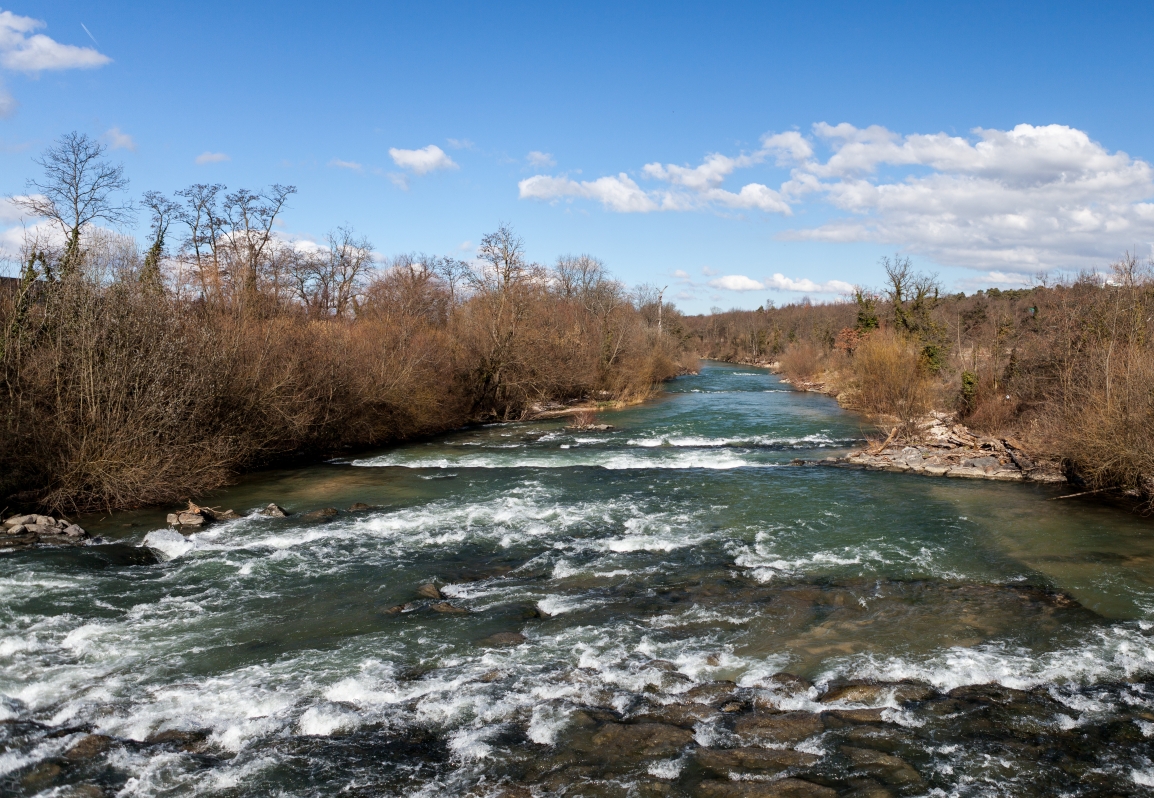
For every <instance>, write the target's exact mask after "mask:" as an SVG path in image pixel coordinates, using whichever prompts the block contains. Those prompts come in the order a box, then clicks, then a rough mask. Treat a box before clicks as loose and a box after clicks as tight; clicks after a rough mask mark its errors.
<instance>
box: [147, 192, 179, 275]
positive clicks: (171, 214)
mask: <svg viewBox="0 0 1154 798" xmlns="http://www.w3.org/2000/svg"><path fill="white" fill-rule="evenodd" d="M144 207H146V208H148V211H149V213H150V214H151V215H152V223H151V225H150V227H149V234H150V236H151V238H152V244H151V245H149V247H148V252H146V253H145V255H144V266H143V267H142V268H141V270H140V282H141V284H142V285H143V286H144V287H145V288H146V289H147V290H150V291H155V292H160V291H161V290H162V287H163V283H162V282H161V278H160V261H161V259H163V258H164V255H165V239H166V237H167V236H168V227H169V225H171V224H172V220H173V219H175V218H176V217H177V214H179V213H180V205H178V204H177V203H175V202H173V201H172V200H170V199H169V198H168V197H166V196H164V195H163V194H161V193H160V192H159V191H146V192H145V193H144Z"/></svg>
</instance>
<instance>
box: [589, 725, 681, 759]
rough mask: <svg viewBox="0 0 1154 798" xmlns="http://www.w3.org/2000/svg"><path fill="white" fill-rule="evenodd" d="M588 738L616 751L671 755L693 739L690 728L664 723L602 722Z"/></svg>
mask: <svg viewBox="0 0 1154 798" xmlns="http://www.w3.org/2000/svg"><path fill="white" fill-rule="evenodd" d="M592 742H593V745H594V746H596V747H597V748H600V749H602V750H605V751H612V752H613V753H614V754H616V755H625V756H673V755H675V754H677V753H679V752H680V751H681V749H682V748H684V747H685V746H687V745H689V744H690V743H691V742H693V732H691V731H689V730H688V729H682V728H681V727H679V726H671V725H668V724H665V723H606V724H605V725H604V726H603V727H601V729H599V730H598V731H597V733H596V734H594V735H593V741H592Z"/></svg>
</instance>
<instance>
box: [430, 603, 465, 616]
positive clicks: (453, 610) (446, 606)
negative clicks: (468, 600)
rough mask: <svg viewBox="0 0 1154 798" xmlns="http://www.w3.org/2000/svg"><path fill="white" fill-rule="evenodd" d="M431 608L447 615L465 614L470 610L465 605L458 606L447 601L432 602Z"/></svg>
mask: <svg viewBox="0 0 1154 798" xmlns="http://www.w3.org/2000/svg"><path fill="white" fill-rule="evenodd" d="M429 609H431V610H432V611H433V612H442V613H445V614H447V615H464V614H465V613H467V612H468V610H467V609H465V608H464V607H458V606H456V605H454V604H450V603H449V602H447V601H441V602H438V603H436V604H430V605H429Z"/></svg>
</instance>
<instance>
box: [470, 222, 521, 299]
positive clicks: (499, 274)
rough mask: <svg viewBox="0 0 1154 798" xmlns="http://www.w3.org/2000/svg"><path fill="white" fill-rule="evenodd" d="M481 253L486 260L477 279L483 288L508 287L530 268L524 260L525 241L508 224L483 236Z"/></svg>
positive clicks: (502, 288) (504, 288)
mask: <svg viewBox="0 0 1154 798" xmlns="http://www.w3.org/2000/svg"><path fill="white" fill-rule="evenodd" d="M477 254H478V256H479V257H480V258H481V260H482V261H484V263H485V268H484V269H483V270H482V273H481V274H479V275H477V279H478V280H479V281H480V282H481V283H482V286H483V287H484V288H487V289H490V290H495V291H498V292H501V291H505V290H507V289H508V288H510V287H512V286H513V285H514V284H515V283H518V282H520V281H521V280H522V279H523V278H524V277H525V276H526V274H527V272H528V271H529V267H528V264H527V263H526V262H525V241H524V239H522V238H521V237H520V236H519V235H517V234H516V233H514V232H513V228H512V227H510V226H509V225H508V224H505V223H503V222H502V223H501V225H500V226H499V227H498V228H497V229H496V230H495V231H494V232H492V233H489V234H488V235H486V236H485V237H484V238H482V239H481V246H480V249H479V250H478V251H477Z"/></svg>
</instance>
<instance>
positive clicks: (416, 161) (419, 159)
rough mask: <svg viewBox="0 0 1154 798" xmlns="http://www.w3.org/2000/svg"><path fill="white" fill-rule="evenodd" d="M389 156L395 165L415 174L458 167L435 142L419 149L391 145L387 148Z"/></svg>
mask: <svg viewBox="0 0 1154 798" xmlns="http://www.w3.org/2000/svg"><path fill="white" fill-rule="evenodd" d="M389 156H390V157H391V158H392V159H393V163H395V164H396V165H397V166H399V167H401V168H402V169H408V170H409V171H410V172H412V173H413V174H416V175H424V174H428V173H429V172H435V171H436V170H438V169H457V168H458V167H457V164H456V163H455V162H454V161H453V159H452V158H450V157H449V156H448V155H447V154H446V153H445V151H444V150H442V149H441V148H440V147H438V146H437V145H436V144H430V145H429V146H428V147H422V148H421V149H419V150H400V149H397V148H396V147H392V148H390V149H389Z"/></svg>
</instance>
